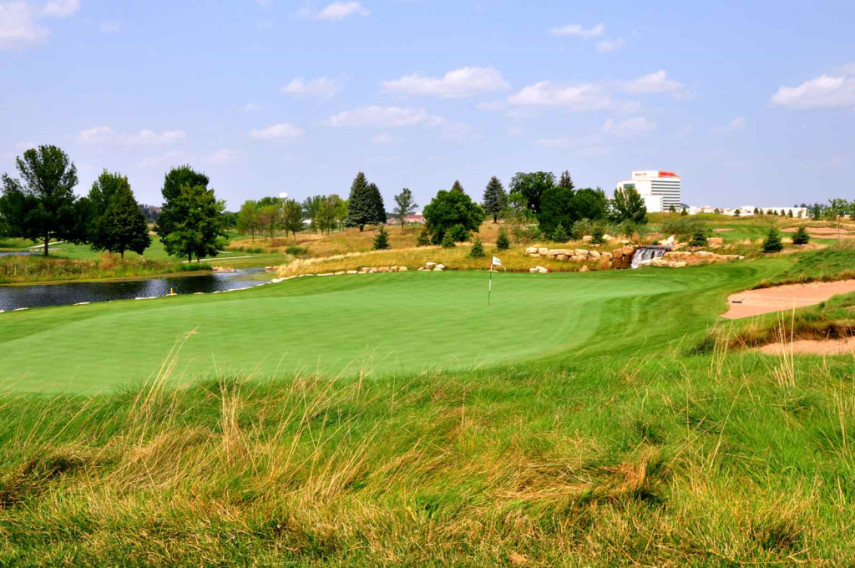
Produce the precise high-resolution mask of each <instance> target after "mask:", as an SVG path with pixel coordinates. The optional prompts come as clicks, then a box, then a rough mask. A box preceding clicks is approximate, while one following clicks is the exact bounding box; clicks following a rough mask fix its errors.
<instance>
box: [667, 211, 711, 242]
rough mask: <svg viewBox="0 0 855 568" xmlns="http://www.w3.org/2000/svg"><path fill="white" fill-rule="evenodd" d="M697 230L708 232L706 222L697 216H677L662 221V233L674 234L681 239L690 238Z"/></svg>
mask: <svg viewBox="0 0 855 568" xmlns="http://www.w3.org/2000/svg"><path fill="white" fill-rule="evenodd" d="M699 230H703V231H704V233H705V234H709V230H708V229H707V224H706V222H705V221H703V220H701V219H698V218H694V219H689V218H684V217H678V218H676V219H672V220H669V221H666V222H664V223H662V233H663V234H665V235H674V236H676V237H677V238H679V239H681V240H685V239H690V238H692V236H693V235H694V234H695V233H696V232H698V231H699Z"/></svg>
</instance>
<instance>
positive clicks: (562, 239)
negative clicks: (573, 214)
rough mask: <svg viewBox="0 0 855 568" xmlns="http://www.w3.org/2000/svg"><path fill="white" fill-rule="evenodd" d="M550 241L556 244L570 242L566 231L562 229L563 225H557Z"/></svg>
mask: <svg viewBox="0 0 855 568" xmlns="http://www.w3.org/2000/svg"><path fill="white" fill-rule="evenodd" d="M552 240H553V241H555V242H556V243H566V242H567V241H569V240H570V237H569V236H568V235H567V231H566V230H565V229H564V225H562V224H561V223H558V226H557V227H555V230H554V231H552Z"/></svg>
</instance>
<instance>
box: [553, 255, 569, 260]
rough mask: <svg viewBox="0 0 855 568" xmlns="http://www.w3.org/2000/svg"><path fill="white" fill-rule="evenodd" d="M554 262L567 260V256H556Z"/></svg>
mask: <svg viewBox="0 0 855 568" xmlns="http://www.w3.org/2000/svg"><path fill="white" fill-rule="evenodd" d="M555 260H567V255H566V254H556V255H555Z"/></svg>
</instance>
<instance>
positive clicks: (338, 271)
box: [335, 270, 346, 276]
mask: <svg viewBox="0 0 855 568" xmlns="http://www.w3.org/2000/svg"><path fill="white" fill-rule="evenodd" d="M342 274H346V272H345V271H344V270H336V272H335V275H336V276H341V275H342Z"/></svg>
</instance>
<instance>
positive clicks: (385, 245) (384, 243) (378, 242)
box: [374, 226, 391, 250]
mask: <svg viewBox="0 0 855 568" xmlns="http://www.w3.org/2000/svg"><path fill="white" fill-rule="evenodd" d="M389 248H391V247H390V246H389V231H387V230H386V227H383V226H381V227H380V230H379V231H377V234H376V235H375V236H374V250H386V249H389Z"/></svg>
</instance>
